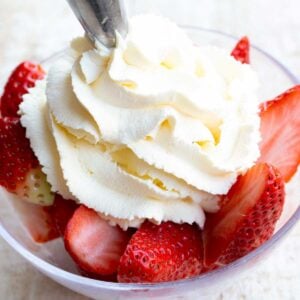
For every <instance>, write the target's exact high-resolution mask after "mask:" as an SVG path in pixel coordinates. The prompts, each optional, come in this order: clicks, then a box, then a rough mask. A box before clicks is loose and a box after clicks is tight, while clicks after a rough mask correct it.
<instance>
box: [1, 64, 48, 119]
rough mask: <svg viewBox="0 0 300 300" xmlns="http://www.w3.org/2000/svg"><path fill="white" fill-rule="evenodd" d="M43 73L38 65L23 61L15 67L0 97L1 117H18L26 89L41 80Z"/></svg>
mask: <svg viewBox="0 0 300 300" xmlns="http://www.w3.org/2000/svg"><path fill="white" fill-rule="evenodd" d="M44 76H45V72H44V70H43V69H42V67H41V66H40V65H37V64H34V63H32V62H29V61H25V62H23V63H21V64H20V65H18V66H17V68H16V69H15V70H14V71H13V72H12V74H11V75H10V77H9V79H8V82H7V83H6V85H5V88H4V93H3V95H2V97H1V102H0V110H1V114H2V116H3V117H15V118H17V117H19V116H18V110H19V105H20V103H21V102H22V97H23V95H24V94H26V93H27V92H28V89H29V88H31V87H33V86H34V85H35V82H36V81H37V80H39V79H43V78H44Z"/></svg>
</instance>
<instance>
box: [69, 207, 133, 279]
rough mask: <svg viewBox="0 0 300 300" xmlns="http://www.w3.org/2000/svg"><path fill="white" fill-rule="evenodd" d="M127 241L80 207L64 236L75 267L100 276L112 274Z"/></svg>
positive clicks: (92, 212) (126, 237)
mask: <svg viewBox="0 0 300 300" xmlns="http://www.w3.org/2000/svg"><path fill="white" fill-rule="evenodd" d="M129 238H130V236H129V233H128V232H125V231H123V230H121V229H120V228H119V227H113V226H110V225H109V224H108V223H107V222H106V221H104V220H103V219H101V218H100V216H99V215H98V214H97V213H96V212H95V211H94V210H92V209H89V208H87V207H85V206H84V205H81V206H79V208H77V209H76V210H75V212H74V214H73V216H72V218H71V219H70V221H69V222H68V224H67V227H66V230H65V235H64V241H65V247H66V250H67V251H68V252H69V254H70V255H71V257H72V258H73V259H74V261H75V262H76V263H77V264H78V266H79V267H80V268H81V269H82V270H83V271H85V272H86V273H88V274H95V275H96V274H97V275H103V276H105V275H112V274H115V273H116V271H117V268H118V266H119V261H120V257H121V255H122V254H123V252H124V251H125V248H126V245H127V243H128V240H129Z"/></svg>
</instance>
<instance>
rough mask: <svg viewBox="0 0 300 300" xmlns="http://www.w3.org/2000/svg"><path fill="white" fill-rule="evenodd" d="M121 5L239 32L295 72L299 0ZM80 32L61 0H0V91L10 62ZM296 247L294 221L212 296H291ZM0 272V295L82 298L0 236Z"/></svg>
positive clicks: (296, 283) (299, 50)
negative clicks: (258, 259) (277, 242)
mask: <svg viewBox="0 0 300 300" xmlns="http://www.w3.org/2000/svg"><path fill="white" fill-rule="evenodd" d="M127 4H128V7H129V8H130V12H131V13H136V12H149V11H150V12H157V13H161V14H164V15H166V16H168V17H171V18H173V19H174V20H175V21H177V22H179V23H181V24H194V25H200V26H202V27H207V28H214V29H219V30H222V31H225V32H228V33H232V34H234V35H237V36H241V35H244V34H247V35H249V36H250V38H251V40H253V41H254V43H255V44H256V45H258V46H260V47H261V48H263V49H266V50H267V51H268V52H270V53H271V54H273V55H275V56H276V57H277V58H279V59H280V60H281V61H282V62H283V63H285V64H286V65H287V66H288V67H289V68H290V69H291V70H292V71H293V72H294V73H295V74H296V75H298V77H300V39H299V31H300V18H299V10H300V3H299V0H289V1H282V0H263V1H261V0H243V1H241V0H222V1H220V0H185V1H183V0H144V1H138V0H127ZM80 32H81V29H80V26H79V25H78V24H77V22H76V20H75V19H74V17H73V16H72V14H71V13H70V11H69V9H68V7H67V5H66V4H65V1H63V0H43V1H38V0H27V1H22V0H13V1H12V0H0V45H1V47H0V65H1V68H0V89H2V86H3V84H4V82H5V80H6V77H7V76H8V74H9V73H10V70H11V69H12V68H13V67H14V66H15V65H16V64H17V63H18V62H20V61H21V60H24V59H36V60H41V59H43V58H46V57H47V56H49V55H50V54H52V53H54V52H57V51H59V50H60V49H62V48H63V47H64V46H66V43H67V41H68V40H69V39H70V38H71V37H74V36H76V35H78V34H79V33H80ZM266 84H270V83H266ZM299 251H300V224H298V226H297V227H296V228H295V229H294V230H293V231H292V232H291V234H290V235H289V236H288V238H287V239H286V240H285V241H284V242H283V243H282V245H281V246H280V247H279V248H278V249H276V250H275V251H274V252H273V253H272V255H271V256H270V257H269V258H268V259H267V260H266V261H265V262H264V263H262V264H261V265H259V266H258V267H257V268H256V269H253V270H251V273H250V274H246V277H245V278H243V279H240V280H238V281H235V282H234V283H233V284H232V286H231V287H229V288H227V289H226V290H224V291H223V293H222V294H216V296H215V299H299V298H300V258H299V254H298V253H299ZM0 276H1V281H0V295H1V297H0V298H1V299H7V300H14V299H30V300H36V299H42V300H44V299H45V300H48V299H56V300H60V299H74V300H77V299H86V298H84V297H82V296H79V295H77V294H74V293H73V292H71V291H69V290H67V289H65V288H63V287H61V286H59V285H57V284H55V283H54V282H52V281H51V280H50V279H47V278H46V277H44V276H43V275H41V274H39V273H38V272H37V271H35V270H33V269H32V268H31V267H30V266H29V265H28V264H27V263H26V262H25V261H24V260H23V259H22V258H20V257H19V256H18V255H17V254H16V253H14V252H13V251H12V250H11V248H9V246H7V245H6V243H5V242H4V241H3V240H0ZM108 300H109V299H108Z"/></svg>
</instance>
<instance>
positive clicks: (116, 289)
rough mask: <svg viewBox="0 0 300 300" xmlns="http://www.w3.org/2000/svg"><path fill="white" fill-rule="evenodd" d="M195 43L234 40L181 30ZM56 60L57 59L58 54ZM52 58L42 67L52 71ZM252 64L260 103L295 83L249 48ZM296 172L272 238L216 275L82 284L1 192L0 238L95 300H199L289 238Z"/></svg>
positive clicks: (59, 249) (59, 247)
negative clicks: (34, 236)
mask: <svg viewBox="0 0 300 300" xmlns="http://www.w3.org/2000/svg"><path fill="white" fill-rule="evenodd" d="M184 28H185V30H186V31H187V32H188V34H189V35H190V36H191V37H192V39H193V40H194V41H195V43H197V44H199V45H207V44H212V45H217V46H221V47H223V48H225V49H228V51H230V50H231V49H232V48H233V46H234V45H235V43H236V41H237V39H236V38H234V37H232V36H230V35H227V34H224V33H221V32H217V31H213V30H205V29H201V28H196V27H187V26H185V27H184ZM58 55H59V54H58ZM56 57H57V56H54V57H52V58H50V59H49V60H47V61H46V62H45V66H46V67H48V66H49V65H51V63H52V62H53V60H55V58H56ZM251 64H252V65H253V67H254V69H255V70H256V71H257V72H258V75H259V77H260V79H261V82H262V83H263V85H262V86H261V87H260V91H259V96H260V99H262V101H264V100H268V99H272V98H273V97H274V96H276V95H278V94H279V93H281V92H283V91H284V90H286V89H287V88H289V87H291V86H293V85H294V84H296V83H297V82H298V81H297V79H296V77H295V76H293V75H292V74H291V72H289V71H288V70H287V69H286V68H285V67H284V66H283V65H282V64H281V63H279V62H278V61H277V60H276V59H274V58H273V57H271V56H270V55H268V54H267V53H266V52H264V51H262V50H260V49H258V48H256V47H254V46H252V49H251ZM297 181H298V182H299V172H298V174H297V176H296V178H294V179H293V180H292V182H291V183H289V185H288V187H287V199H286V205H285V210H284V213H283V215H282V218H281V220H280V221H279V223H278V226H277V231H276V233H275V234H274V235H273V237H272V238H271V239H270V240H269V241H267V242H266V243H264V244H263V245H262V246H261V247H259V248H258V249H256V250H255V251H253V252H251V253H250V254H248V255H246V256H245V257H243V258H241V259H239V260H237V261H235V262H233V263H232V264H230V265H228V266H225V267H223V268H221V269H219V270H216V271H213V272H211V273H208V274H204V275H200V276H198V277H195V278H191V279H187V280H181V281H176V282H167V283H160V284H119V283H111V282H104V281H99V280H93V279H89V278H85V277H82V276H80V275H79V273H78V271H77V269H76V267H75V265H74V263H73V262H72V260H71V259H70V258H69V256H68V255H67V254H66V252H65V250H64V247H63V243H62V241H61V240H55V241H52V242H50V243H47V244H44V245H38V244H36V243H34V242H32V240H31V239H30V237H29V236H28V235H27V233H26V230H25V229H24V228H23V226H22V225H21V224H20V222H19V219H20V217H19V212H18V210H19V208H18V204H19V202H18V200H17V199H15V198H14V197H13V196H12V195H10V194H8V193H7V192H6V191H5V190H4V189H0V199H1V201H0V234H1V236H2V237H3V238H4V239H5V240H6V241H7V242H8V243H9V244H10V245H11V247H12V248H14V249H15V250H16V251H17V252H19V253H20V254H21V255H22V256H23V257H24V258H25V259H26V260H27V261H28V262H30V263H31V264H32V265H33V266H34V267H35V268H37V269H38V270H40V271H41V272H42V273H44V274H45V275H46V276H48V277H50V278H52V279H53V280H55V281H56V282H58V283H60V284H62V285H64V286H65V287H68V288H70V289H71V290H73V291H76V292H78V293H80V294H83V295H85V296H88V297H91V298H94V299H118V300H121V299H148V298H151V299H204V298H209V297H210V296H211V295H215V294H216V292H217V291H218V290H221V289H223V288H224V287H225V286H226V284H227V283H230V282H232V279H233V277H234V276H241V273H242V272H243V271H244V272H247V271H249V270H250V269H251V267H253V266H255V265H256V264H257V262H258V261H260V260H261V259H264V257H265V256H266V255H268V254H269V252H270V251H271V250H273V249H274V247H275V246H277V245H278V244H279V243H280V241H282V240H283V238H284V237H285V236H286V235H287V234H288V232H289V231H290V229H291V228H292V227H293V226H294V225H295V224H296V222H297V221H298V220H299V218H300V208H299V200H300V195H296V192H295V191H297V183H296V182H297Z"/></svg>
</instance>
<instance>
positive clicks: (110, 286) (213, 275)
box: [0, 25, 300, 291]
mask: <svg viewBox="0 0 300 300" xmlns="http://www.w3.org/2000/svg"><path fill="white" fill-rule="evenodd" d="M180 26H181V27H183V28H185V29H187V30H197V31H204V32H210V33H213V34H218V35H223V36H226V37H228V38H230V39H232V40H235V41H236V40H238V38H237V37H235V36H234V35H231V34H228V33H224V32H222V31H219V30H214V29H207V28H204V27H198V26H190V25H180ZM251 48H254V49H255V50H257V51H258V52H260V53H261V54H263V56H265V57H266V58H267V59H269V60H270V61H272V62H273V63H274V64H275V65H277V66H278V67H279V68H280V69H282V71H283V72H284V73H285V74H286V75H287V77H289V79H290V80H291V82H293V83H294V84H299V83H300V81H299V79H298V78H297V77H296V76H295V75H294V74H293V73H292V72H291V71H290V70H289V69H288V68H287V67H285V66H284V64H282V63H281V62H280V61H278V60H277V59H276V58H274V57H273V56H272V55H270V54H269V53H267V52H266V51H264V50H262V49H260V48H259V47H257V46H255V45H253V44H251ZM59 53H61V51H60V52H59ZM59 53H57V54H54V55H53V56H51V57H50V58H48V59H47V60H49V59H51V58H54V57H56V56H57V55H59ZM299 220H300V206H298V208H297V209H296V211H295V212H294V213H293V215H292V216H291V217H290V218H289V219H288V221H287V222H286V223H285V224H284V225H283V226H282V227H281V228H280V229H279V230H278V231H277V232H276V233H275V234H274V235H273V236H272V237H271V238H270V239H269V240H268V241H266V242H265V243H264V244H263V245H261V246H260V247H258V248H257V249H255V250H253V251H251V252H250V253H248V254H247V255H245V256H243V257H241V258H239V259H237V260H236V261H234V262H232V263H230V264H228V265H226V266H224V267H222V268H220V269H217V270H214V271H211V272H209V273H204V274H201V275H198V276H195V277H192V278H188V279H182V280H177V281H169V282H161V283H117V282H107V281H101V280H96V279H92V278H87V277H83V276H81V275H77V274H74V273H71V272H68V271H65V270H63V269H61V268H59V267H56V266H55V265H52V264H51V263H48V262H46V261H45V260H43V259H41V258H39V257H37V256H36V255H34V254H32V253H31V252H30V251H29V250H27V249H26V248H24V247H23V246H22V245H21V244H20V243H19V242H18V241H17V240H16V239H14V238H13V237H12V236H11V235H10V234H9V232H8V231H7V230H6V229H5V228H4V227H3V225H2V223H1V222H0V235H1V236H2V238H3V239H4V240H5V241H6V242H7V243H8V244H9V245H10V246H11V247H12V248H13V249H14V250H15V251H17V252H18V253H19V254H20V255H21V256H22V257H24V258H25V259H26V260H27V261H29V262H30V263H32V264H33V265H35V266H38V268H39V269H40V270H47V273H48V274H49V275H50V277H51V275H52V277H60V278H61V279H62V280H68V281H72V282H74V283H75V284H80V285H82V284H84V285H87V286H90V287H94V288H101V289H104V290H110V291H113V290H114V291H143V290H152V291H153V290H161V289H168V288H173V287H176V288H178V287H180V286H184V285H186V284H192V283H195V282H197V283H198V284H199V286H200V285H201V283H203V282H206V281H207V280H208V279H210V280H216V279H218V278H221V277H222V276H224V275H226V274H227V273H228V272H230V271H234V270H236V269H238V268H239V267H241V266H243V265H244V264H246V263H247V262H249V261H252V260H254V259H255V258H256V257H258V256H259V255H260V254H261V253H263V252H265V251H266V250H268V249H270V248H271V247H272V246H273V244H274V243H275V242H276V241H278V240H280V239H282V238H283V237H285V236H286V234H287V233H288V232H289V231H290V230H291V229H292V228H293V227H294V225H295V224H296V223H297V222H298V221H299Z"/></svg>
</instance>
